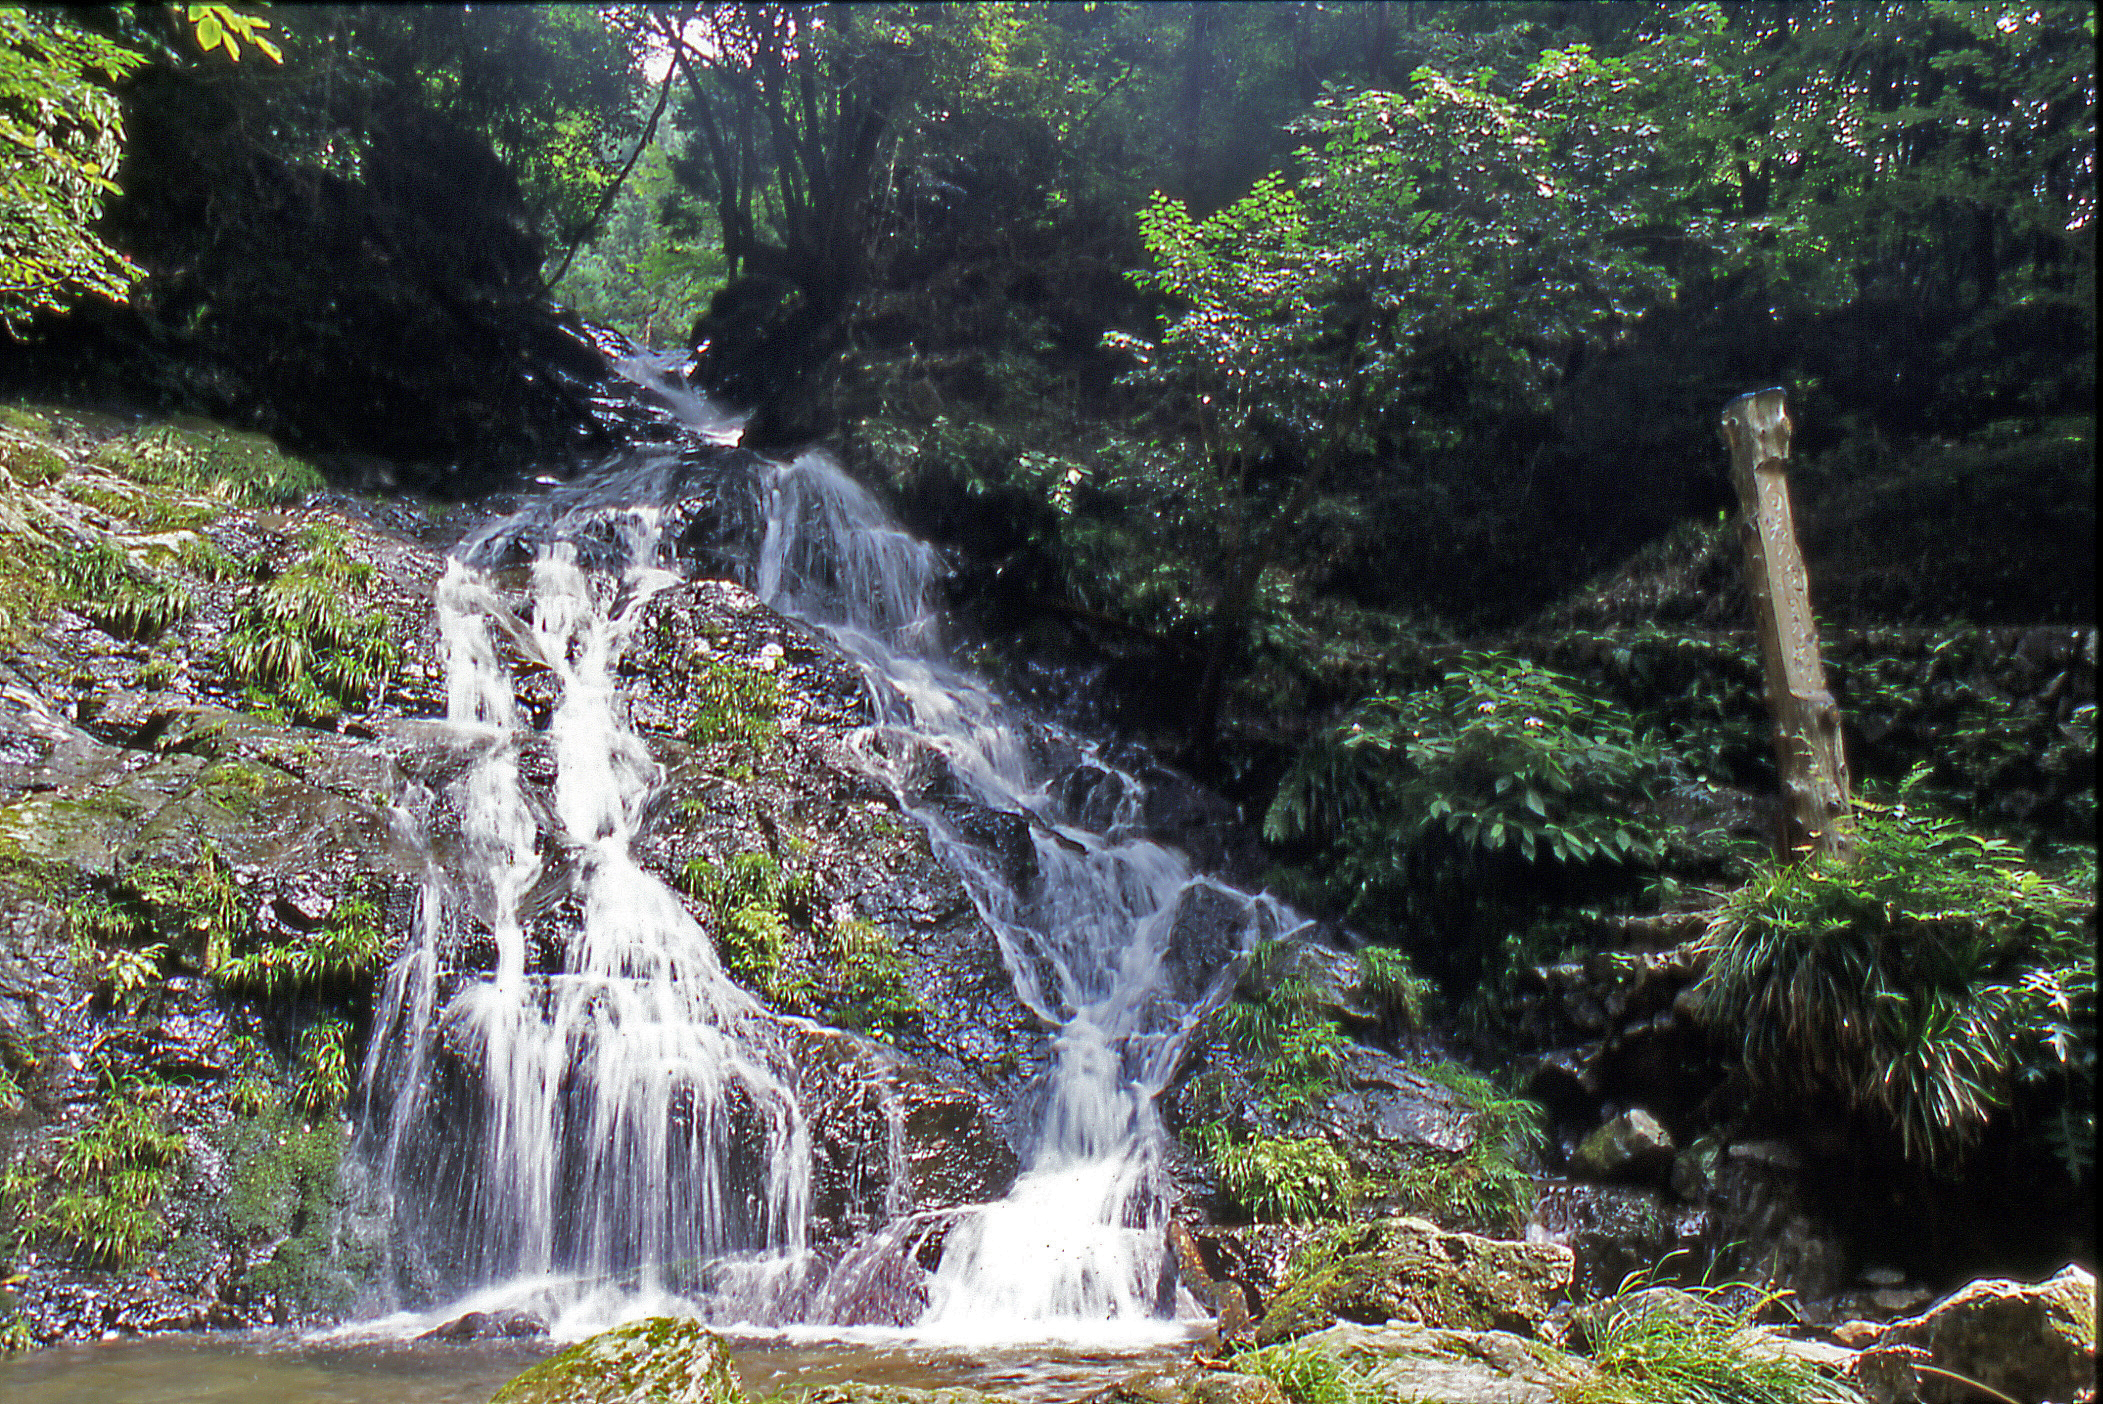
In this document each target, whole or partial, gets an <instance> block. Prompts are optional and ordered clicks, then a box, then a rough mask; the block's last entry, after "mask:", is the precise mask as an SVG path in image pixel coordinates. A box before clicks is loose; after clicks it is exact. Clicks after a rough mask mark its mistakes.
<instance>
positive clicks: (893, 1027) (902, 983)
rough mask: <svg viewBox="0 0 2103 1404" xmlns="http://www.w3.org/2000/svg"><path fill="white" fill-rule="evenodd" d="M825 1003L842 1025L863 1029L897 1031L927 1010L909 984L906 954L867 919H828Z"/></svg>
mask: <svg viewBox="0 0 2103 1404" xmlns="http://www.w3.org/2000/svg"><path fill="white" fill-rule="evenodd" d="M820 946H821V948H822V949H821V955H823V956H825V957H826V958H828V959H829V962H830V970H829V971H828V972H826V973H825V974H824V975H823V976H822V977H821V992H820V996H819V998H820V1002H821V1003H822V1004H823V1005H824V1006H825V1007H826V1010H827V1012H828V1013H829V1014H830V1015H831V1017H832V1020H833V1022H834V1023H836V1024H841V1025H843V1026H845V1027H847V1028H850V1029H856V1030H859V1031H860V1032H862V1033H872V1034H897V1033H900V1032H903V1031H904V1030H905V1029H907V1028H909V1027H911V1025H912V1023H913V1021H914V1020H915V1019H917V1018H918V1017H919V1016H920V1014H921V1013H922V1008H921V1004H920V1001H919V999H918V998H917V997H915V995H914V994H913V992H912V990H911V988H910V987H909V986H908V985H907V984H906V978H905V977H906V965H905V958H904V957H903V956H902V955H900V954H899V951H898V947H897V946H896V945H895V944H894V943H893V942H892V940H891V938H890V937H889V936H887V935H885V934H884V932H883V929H882V928H881V927H879V926H877V925H876V924H875V923H874V922H872V921H868V920H866V919H864V918H862V917H845V918H839V919H835V920H832V921H829V922H826V923H824V927H823V931H822V932H821V941H820Z"/></svg>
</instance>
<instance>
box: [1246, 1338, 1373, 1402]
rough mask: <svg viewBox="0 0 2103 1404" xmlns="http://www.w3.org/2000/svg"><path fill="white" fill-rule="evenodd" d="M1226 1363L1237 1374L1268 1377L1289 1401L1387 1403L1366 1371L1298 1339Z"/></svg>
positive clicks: (1247, 1353)
mask: <svg viewBox="0 0 2103 1404" xmlns="http://www.w3.org/2000/svg"><path fill="white" fill-rule="evenodd" d="M1227 1363H1228V1365H1229V1366H1230V1367H1232V1368H1233V1370H1234V1371H1235V1372H1236V1373H1237V1374H1243V1375H1257V1376H1260V1377H1261V1378H1263V1379H1266V1380H1269V1381H1270V1382H1271V1383H1272V1384H1275V1385H1276V1386H1278V1392H1279V1393H1280V1394H1283V1395H1284V1396H1285V1397H1286V1399H1287V1400H1288V1401H1290V1404H1386V1400H1387V1395H1386V1393H1385V1392H1384V1391H1383V1390H1382V1389H1381V1388H1380V1387H1379V1386H1378V1385H1377V1384H1375V1383H1374V1382H1373V1381H1371V1380H1369V1379H1368V1378H1366V1375H1365V1372H1364V1371H1362V1370H1359V1369H1357V1368H1356V1367H1354V1366H1353V1365H1352V1364H1351V1363H1350V1362H1348V1361H1346V1360H1344V1359H1342V1358H1340V1357H1339V1356H1337V1355H1336V1354H1334V1353H1332V1352H1330V1351H1326V1350H1322V1349H1319V1348H1318V1347H1315V1346H1311V1345H1305V1344H1302V1343H1300V1342H1298V1341H1285V1342H1281V1343H1280V1344H1278V1345H1269V1346H1264V1347H1263V1348H1262V1349H1261V1350H1245V1351H1243V1352H1242V1353H1241V1354H1239V1355H1237V1356H1235V1357H1233V1359H1231V1360H1229V1361H1228V1362H1227Z"/></svg>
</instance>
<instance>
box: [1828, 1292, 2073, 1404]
mask: <svg viewBox="0 0 2103 1404" xmlns="http://www.w3.org/2000/svg"><path fill="white" fill-rule="evenodd" d="M1923 1353H1925V1354H1926V1356H1927V1357H1928V1361H1929V1362H1930V1363H1931V1364H1932V1365H1933V1366H1934V1367H1935V1368H1936V1369H1938V1370H1947V1371H1949V1372H1950V1373H1951V1374H1954V1375H1962V1376H1964V1377H1965V1378H1966V1379H1971V1380H1977V1381H1978V1382H1979V1383H1980V1384H1983V1385H1987V1386H1989V1387H1991V1388H1992V1389H1993V1390H1995V1391H1997V1392H1998V1393H2000V1394H2001V1395H2002V1396H2004V1397H2006V1398H2010V1399H2017V1400H2021V1401H2023V1404H2044V1401H2047V1400H2050V1401H2063V1400H2072V1399H2077V1398H2088V1399H2093V1398H2094V1397H2095V1388H2096V1278H2095V1274H2093V1273H2091V1272H2089V1271H2087V1270H2086V1269H2084V1268H2082V1267H2080V1266H2078V1265H2075V1264H2071V1263H2070V1264H2068V1265H2067V1266H2066V1267H2065V1268H2063V1269H2062V1270H2061V1271H2060V1272H2059V1273H2058V1274H2057V1275H2056V1276H2054V1277H2052V1278H2049V1279H2047V1280H2046V1281H2044V1282H2038V1283H2028V1282H2011V1281H2008V1280H2007V1279H2005V1278H1986V1279H1982V1280H1980V1281H1977V1282H1972V1283H1968V1284H1966V1285H1965V1286H1963V1287H1960V1288H1958V1289H1957V1290H1956V1291H1955V1292H1952V1293H1951V1294H1950V1295H1949V1296H1947V1297H1944V1298H1943V1299H1942V1300H1941V1301H1939V1302H1937V1303H1935V1305H1934V1306H1931V1307H1929V1308H1928V1309H1927V1310H1926V1311H1924V1312H1922V1313H1921V1314H1920V1315H1919V1316H1912V1317H1908V1318H1906V1319H1905V1320H1903V1321H1894V1322H1892V1323H1891V1325H1890V1326H1888V1327H1886V1328H1885V1329H1884V1333H1883V1335H1882V1336H1881V1337H1879V1338H1878V1340H1877V1342H1876V1344H1875V1345H1874V1346H1873V1347H1872V1348H1871V1349H1870V1350H1868V1351H1866V1352H1864V1353H1863V1359H1862V1367H1861V1368H1862V1373H1863V1374H1864V1375H1865V1376H1867V1377H1870V1378H1871V1382H1872V1387H1873V1390H1874V1392H1875V1394H1876V1396H1877V1397H1879V1398H1881V1399H1885V1400H1891V1401H1911V1400H1916V1399H1917V1400H1921V1401H1924V1404H1957V1401H1960V1400H1965V1399H1971V1398H1974V1397H1976V1396H1975V1395H1974V1392H1973V1391H1972V1390H1971V1389H1970V1388H1969V1387H1968V1386H1966V1385H1963V1384H1959V1383H1957V1382H1956V1381H1954V1380H1951V1379H1947V1378H1945V1377H1944V1376H1942V1375H1939V1374H1930V1373H1927V1372H1925V1371H1924V1372H1921V1373H1920V1374H1919V1375H1918V1376H1917V1380H1908V1379H1907V1376H1908V1375H1911V1374H1912V1373H1913V1371H1912V1369H1911V1363H1910V1362H1911V1360H1912V1359H1916V1358H1918V1357H1919V1356H1920V1355H1921V1354H1923Z"/></svg>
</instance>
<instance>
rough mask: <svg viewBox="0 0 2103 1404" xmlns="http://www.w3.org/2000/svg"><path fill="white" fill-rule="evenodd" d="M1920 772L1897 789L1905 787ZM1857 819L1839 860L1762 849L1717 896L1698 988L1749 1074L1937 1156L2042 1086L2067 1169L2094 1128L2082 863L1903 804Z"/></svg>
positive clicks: (1769, 1091)
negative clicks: (2055, 869)
mask: <svg viewBox="0 0 2103 1404" xmlns="http://www.w3.org/2000/svg"><path fill="white" fill-rule="evenodd" d="M1925 773H1926V772H1925V769H1923V770H1921V771H1916V772H1915V776H1914V777H1913V779H1912V781H1911V782H1909V785H1917V784H1918V782H1919V781H1920V779H1921V778H1923V777H1924V775H1925ZM1908 797H1909V796H1908V792H1906V791H1902V794H1901V800H1900V802H1899V803H1898V804H1896V805H1895V806H1893V807H1892V808H1891V809H1889V810H1881V811H1880V810H1878V809H1875V808H1869V807H1865V808H1864V809H1863V810H1862V811H1861V812H1860V815H1859V821H1858V831H1857V841H1856V852H1855V858H1854V861H1853V862H1852V863H1839V862H1835V861H1833V860H1830V859H1826V858H1820V857H1812V858H1808V859H1805V860H1804V861H1802V862H1798V863H1789V864H1776V865H1772V866H1770V867H1769V868H1768V869H1767V870H1765V871H1764V872H1762V873H1761V874H1760V876H1759V877H1758V878H1757V879H1756V880H1755V881H1753V882H1752V883H1749V884H1748V885H1746V886H1745V887H1743V888H1741V889H1739V890H1738V891H1737V892H1735V893H1733V894H1732V895H1731V896H1730V897H1729V898H1728V899H1727V900H1726V901H1725V903H1724V905H1723V907H1722V909H1721V910H1720V912H1719V913H1718V915H1717V917H1716V918H1715V920H1714V921H1713V922H1712V923H1711V925H1710V927H1709V930H1708V933H1707V935H1706V937H1705V939H1704V945H1705V948H1706V951H1707V955H1708V961H1709V964H1708V970H1707V973H1706V974H1705V976H1704V977H1703V979H1702V982H1701V983H1700V985H1698V986H1697V987H1696V991H1695V993H1696V998H1697V999H1698V1000H1699V1002H1700V1008H1701V1009H1702V1010H1703V1011H1704V1012H1705V1016H1706V1017H1707V1019H1708V1020H1709V1021H1710V1022H1711V1023H1712V1024H1713V1025H1715V1026H1716V1027H1718V1028H1720V1029H1723V1030H1725V1031H1726V1032H1727V1033H1729V1034H1731V1035H1734V1036H1735V1038H1736V1040H1737V1043H1738V1049H1739V1054H1740V1056H1741V1058H1742V1059H1743V1062H1744V1066H1745V1070H1746V1073H1747V1074H1748V1076H1749V1077H1750V1078H1751V1080H1752V1082H1753V1083H1754V1085H1755V1087H1756V1089H1757V1090H1758V1091H1759V1092H1761V1093H1763V1094H1765V1095H1766V1096H1768V1097H1769V1098H1772V1099H1775V1100H1778V1101H1781V1100H1789V1099H1798V1098H1803V1097H1812V1098H1817V1099H1822V1100H1823V1099H1833V1100H1837V1101H1838V1102H1839V1103H1841V1104H1842V1105H1843V1106H1845V1107H1846V1108H1848V1109H1849V1110H1850V1111H1852V1112H1855V1113H1858V1114H1861V1115H1863V1116H1865V1117H1867V1118H1868V1119H1870V1120H1871V1121H1873V1122H1875V1123H1878V1124H1881V1125H1882V1126H1884V1127H1885V1128H1886V1129H1888V1130H1889V1131H1890V1132H1891V1133H1893V1134H1894V1135H1896V1137H1897V1138H1898V1141H1899V1144H1900V1147H1901V1149H1902V1150H1903V1153H1904V1154H1905V1155H1907V1156H1908V1157H1909V1158H1912V1159H1915V1160H1918V1161H1921V1162H1923V1163H1927V1164H1931V1165H1938V1164H1947V1163H1949V1162H1951V1161H1953V1160H1955V1159H1957V1158H1958V1157H1959V1156H1961V1154H1962V1152H1963V1151H1964V1150H1965V1149H1966V1148H1967V1147H1968V1146H1969V1145H1970V1144H1972V1143H1973V1142H1974V1141H1975V1140H1976V1139H1977V1137H1978V1135H1979V1133H1980V1132H1981V1131H1982V1130H1983V1129H1984V1128H1985V1126H1986V1124H1987V1123H1988V1121H1989V1120H1990V1119H1991V1118H1992V1117H1993V1116H1995V1115H1996V1114H1997V1113H2000V1112H2002V1111H2004V1110H2007V1109H2008V1108H2009V1107H2010V1106H2011V1105H2012V1103H2013V1101H2014V1100H2015V1097H2016V1087H2017V1085H2018V1084H2019V1083H2023V1082H2029V1083H2032V1084H2040V1085H2042V1086H2043V1087H2044V1088H2045V1089H2046V1090H2047V1091H2048V1092H2056V1096H2048V1097H2047V1098H2046V1100H2047V1102H2049V1103H2050V1104H2051V1106H2052V1108H2053V1110H2054V1112H2055V1113H2059V1114H2061V1115H2059V1116H2058V1119H2059V1120H2065V1119H2066V1117H2067V1116H2069V1115H2070V1116H2072V1117H2074V1118H2075V1119H2076V1120H2078V1119H2080V1118H2082V1117H2085V1118H2086V1123H2085V1130H2086V1137H2085V1138H2084V1137H2083V1136H2081V1135H2080V1134H2078V1133H2079V1132H2080V1131H2081V1130H2082V1129H2084V1128H2082V1127H2078V1126H2076V1127H2067V1128H2063V1129H2065V1130H2067V1131H2068V1133H2069V1134H2068V1135H2065V1136H2062V1137H2060V1138H2058V1139H2060V1140H2064V1141H2066V1143H2067V1144H2066V1145H2065V1146H2064V1147H2062V1154H2063V1155H2065V1156H2067V1157H2068V1160H2069V1163H2068V1168H2069V1170H2071V1171H2074V1172H2075V1173H2077V1174H2081V1173H2086V1166H2085V1164H2083V1163H2077V1162H2078V1161H2079V1160H2080V1157H2079V1156H2077V1155H2075V1154H2073V1153H2074V1152H2075V1151H2076V1149H2077V1148H2078V1147H2079V1145H2080V1144H2081V1143H2082V1142H2083V1140H2084V1139H2085V1140H2086V1141H2087V1142H2088V1143H2090V1144H2092V1142H2093V1135H2094V1112H2093V1109H2092V1108H2093V1089H2094V1060H2095V969H2094V965H2093V960H2092V956H2093V936H2092V931H2093V923H2094V911H2095V908H2094V897H2093V869H2092V868H2084V869H2083V870H2082V871H2081V872H2078V873H2069V874H2066V875H2064V876H2062V877H2060V878H2057V879H2054V878H2049V877H2047V876H2045V875H2044V874H2042V873H2040V872H2038V871H2037V870H2036V869H2035V868H2033V867H2031V866H2030V865H2029V864H2028V863H2026V862H2025V861H2024V860H2023V857H2022V854H2021V853H2020V852H2019V851H2018V850H2017V849H2016V848H2015V847H2014V846H2013V845H2011V844H2009V843H2006V842H2005V841H2002V840H2000V839H1995V838H1989V837H1983V836H1981V835H1978V834H1974V833H1969V832H1966V831H1965V830H1964V829H1962V828H1960V827H1959V826H1958V825H1957V824H1955V823H1954V822H1951V821H1949V820H1946V819H1941V818H1937V817H1935V816H1933V815H1931V814H1928V813H1926V812H1923V811H1922V810H1920V809H1919V808H1917V807H1914V806H1911V805H1909V804H1908V803H1907V799H1908Z"/></svg>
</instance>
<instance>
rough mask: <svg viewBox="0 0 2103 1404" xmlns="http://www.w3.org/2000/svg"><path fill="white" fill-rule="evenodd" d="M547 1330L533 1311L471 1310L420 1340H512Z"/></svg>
mask: <svg viewBox="0 0 2103 1404" xmlns="http://www.w3.org/2000/svg"><path fill="white" fill-rule="evenodd" d="M546 1334H548V1323H547V1321H546V1319H545V1318H543V1317H542V1316H541V1315H540V1314H539V1313H538V1312H532V1311H470V1312H468V1313H466V1314H465V1315H462V1316H456V1317H454V1318H453V1319H452V1320H451V1321H448V1322H446V1323H445V1324H444V1325H443V1326H434V1327H432V1328H431V1329H430V1330H428V1331H426V1332H424V1333H423V1334H422V1335H420V1336H418V1337H417V1338H416V1339H418V1340H420V1341H511V1340H523V1339H527V1338H530V1337H533V1336H545V1335H546Z"/></svg>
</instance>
